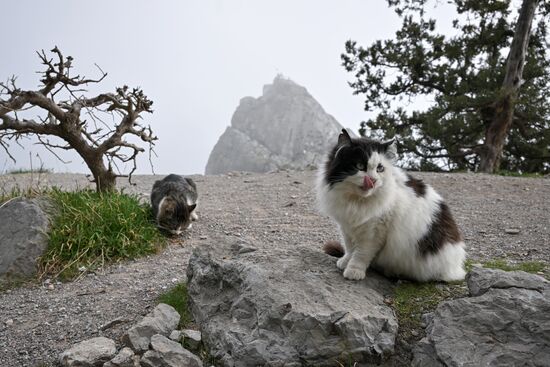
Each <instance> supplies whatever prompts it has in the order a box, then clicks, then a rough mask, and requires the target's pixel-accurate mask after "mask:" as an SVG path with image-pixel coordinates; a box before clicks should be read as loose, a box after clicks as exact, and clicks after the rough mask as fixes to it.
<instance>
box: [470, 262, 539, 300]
mask: <svg viewBox="0 0 550 367" xmlns="http://www.w3.org/2000/svg"><path fill="white" fill-rule="evenodd" d="M466 282H467V283H468V289H469V290H470V295H472V296H480V295H482V294H483V293H485V292H487V291H488V290H489V289H491V288H493V289H506V288H521V289H532V290H537V291H540V292H542V291H543V290H544V288H546V287H548V285H549V284H550V283H549V282H548V281H547V280H546V279H544V278H542V277H540V276H538V275H535V274H530V273H526V272H524V271H502V270H498V269H484V268H473V269H472V271H470V272H469V273H468V275H467V276H466Z"/></svg>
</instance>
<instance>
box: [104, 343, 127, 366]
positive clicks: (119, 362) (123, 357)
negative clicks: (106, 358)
mask: <svg viewBox="0 0 550 367" xmlns="http://www.w3.org/2000/svg"><path fill="white" fill-rule="evenodd" d="M134 357H135V354H134V351H133V350H132V349H130V348H128V347H124V348H122V349H121V350H120V351H119V352H118V353H117V355H116V356H115V358H113V359H111V362H109V363H111V366H115V367H133V366H134ZM104 367H105V366H104Z"/></svg>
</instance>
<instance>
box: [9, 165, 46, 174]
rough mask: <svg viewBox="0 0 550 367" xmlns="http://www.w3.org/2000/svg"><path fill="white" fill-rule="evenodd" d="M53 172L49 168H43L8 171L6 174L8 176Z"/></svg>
mask: <svg viewBox="0 0 550 367" xmlns="http://www.w3.org/2000/svg"><path fill="white" fill-rule="evenodd" d="M52 172H53V170H52V169H51V168H44V167H40V168H37V169H27V168H16V169H12V170H10V171H7V172H6V174H8V175H20V174H24V173H52Z"/></svg>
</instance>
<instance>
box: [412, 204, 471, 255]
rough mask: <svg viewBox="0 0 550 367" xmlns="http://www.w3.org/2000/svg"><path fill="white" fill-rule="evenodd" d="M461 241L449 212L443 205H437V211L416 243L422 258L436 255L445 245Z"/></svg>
mask: <svg viewBox="0 0 550 367" xmlns="http://www.w3.org/2000/svg"><path fill="white" fill-rule="evenodd" d="M460 241H462V235H461V234H460V231H459V230H458V226H457V225H456V223H455V221H454V219H453V216H452V214H451V210H450V209H449V207H448V206H447V204H445V203H443V202H442V203H440V204H439V211H438V212H437V213H436V215H435V218H434V220H433V222H432V224H431V225H430V228H429V229H428V232H427V233H426V234H425V235H424V237H423V238H422V239H421V240H420V241H418V249H419V250H420V254H422V256H426V255H430V254H436V253H437V252H438V251H439V250H440V249H441V248H442V247H443V245H445V244H446V243H451V244H454V243H457V242H460Z"/></svg>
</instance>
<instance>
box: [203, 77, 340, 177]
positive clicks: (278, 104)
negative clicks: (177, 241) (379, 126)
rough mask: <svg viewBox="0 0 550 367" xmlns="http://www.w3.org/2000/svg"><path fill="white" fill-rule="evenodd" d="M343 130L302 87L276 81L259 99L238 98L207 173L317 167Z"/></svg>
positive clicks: (216, 146) (208, 164) (289, 81)
mask: <svg viewBox="0 0 550 367" xmlns="http://www.w3.org/2000/svg"><path fill="white" fill-rule="evenodd" d="M341 129H342V126H341V125H340V124H339V123H338V122H337V121H336V120H335V119H334V117H332V116H331V115H329V114H327V113H326V112H325V111H324V110H323V108H322V107H321V105H320V104H319V103H318V102H317V101H316V100H315V99H314V98H313V97H312V96H311V95H310V94H309V93H308V92H307V90H306V89H305V88H304V87H301V86H299V85H298V84H296V83H294V82H293V81H291V80H289V79H285V78H283V77H281V76H277V77H276V78H275V80H274V81H273V84H269V85H266V86H264V90H263V95H262V96H261V97H259V98H252V97H245V98H243V99H241V102H240V105H239V107H238V108H237V110H236V111H235V113H234V114H233V117H232V119H231V126H229V127H228V128H227V130H226V131H225V132H224V133H223V135H222V136H221V137H220V139H219V140H218V142H217V144H216V145H215V146H214V149H213V150H212V152H211V153H210V157H209V159H208V163H207V165H206V174H219V173H226V172H229V171H249V172H268V171H272V170H275V169H289V168H290V169H303V168H306V167H308V166H315V165H318V164H319V163H320V162H321V161H322V160H323V158H324V156H325V154H326V152H327V150H328V148H329V147H330V146H332V145H334V143H335V142H336V140H337V137H338V134H339V133H340V131H341Z"/></svg>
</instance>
